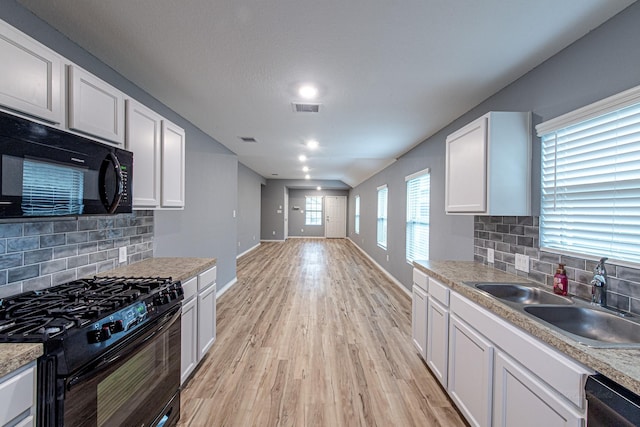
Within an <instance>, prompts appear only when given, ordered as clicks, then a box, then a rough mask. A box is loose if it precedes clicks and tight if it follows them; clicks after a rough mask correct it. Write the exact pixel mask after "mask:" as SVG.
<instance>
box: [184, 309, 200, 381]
mask: <svg viewBox="0 0 640 427" xmlns="http://www.w3.org/2000/svg"><path fill="white" fill-rule="evenodd" d="M181 322H182V323H181V327H182V332H181V333H182V335H181V352H180V353H181V354H180V384H183V383H184V382H185V380H186V379H187V378H188V377H189V374H191V372H192V371H193V370H194V369H195V367H196V366H197V364H198V360H199V359H198V356H199V354H200V353H199V352H198V298H196V297H194V298H192V299H191V300H189V302H187V303H186V304H184V305H183V306H182V319H181Z"/></svg>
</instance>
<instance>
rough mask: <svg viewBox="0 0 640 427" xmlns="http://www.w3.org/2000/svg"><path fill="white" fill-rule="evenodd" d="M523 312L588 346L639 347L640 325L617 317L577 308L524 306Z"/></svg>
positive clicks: (590, 309) (589, 309)
mask: <svg viewBox="0 0 640 427" xmlns="http://www.w3.org/2000/svg"><path fill="white" fill-rule="evenodd" d="M524 311H525V312H527V313H529V314H531V315H533V316H535V317H537V318H539V319H540V320H543V321H545V322H547V323H549V324H550V325H552V326H554V327H555V328H557V329H560V330H561V331H564V332H568V333H569V334H573V335H575V336H577V337H578V338H577V340H578V341H580V342H582V343H584V344H587V345H593V346H596V347H602V346H603V345H602V344H603V343H604V344H611V346H620V345H622V346H629V345H634V344H635V345H640V324H638V323H635V322H632V321H630V320H627V319H625V318H623V317H620V316H618V315H616V314H612V313H607V312H605V311H602V310H598V309H593V308H589V307H578V306H570V307H569V306H544V305H538V306H536V305H532V306H526V307H524ZM574 338H575V337H574Z"/></svg>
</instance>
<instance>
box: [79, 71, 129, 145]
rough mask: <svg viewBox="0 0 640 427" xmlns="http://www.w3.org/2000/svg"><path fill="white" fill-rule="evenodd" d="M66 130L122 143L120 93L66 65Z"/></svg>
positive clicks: (121, 99)
mask: <svg viewBox="0 0 640 427" xmlns="http://www.w3.org/2000/svg"><path fill="white" fill-rule="evenodd" d="M69 129H73V130H77V131H79V132H83V133H86V134H88V135H93V136H97V137H98V138H102V139H105V140H107V141H111V142H115V143H116V144H123V143H124V95H123V94H122V92H120V91H119V90H117V89H116V88H114V87H113V86H111V85H109V84H108V83H106V82H104V81H102V80H100V79H99V78H97V77H96V76H94V75H92V74H90V73H88V72H87V71H85V70H83V69H82V68H78V67H77V66H75V65H69Z"/></svg>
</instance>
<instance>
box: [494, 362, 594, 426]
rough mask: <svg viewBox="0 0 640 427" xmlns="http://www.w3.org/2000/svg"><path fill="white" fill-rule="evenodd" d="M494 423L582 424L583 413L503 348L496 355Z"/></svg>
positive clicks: (515, 424) (504, 424) (514, 424)
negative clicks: (503, 350)
mask: <svg viewBox="0 0 640 427" xmlns="http://www.w3.org/2000/svg"><path fill="white" fill-rule="evenodd" d="M493 417H494V419H493V425H494V426H496V427H510V426H518V427H538V426H545V427H549V426H567V427H582V426H583V425H584V414H582V413H581V412H580V411H577V410H576V409H575V408H574V407H573V406H572V405H570V404H568V403H565V401H564V399H563V398H562V396H559V395H558V394H557V393H556V392H555V391H554V390H553V389H552V388H550V387H549V386H548V385H546V384H545V383H544V382H542V381H541V380H540V379H538V378H537V377H536V376H535V375H533V374H532V373H531V372H529V371H528V370H527V369H526V368H525V367H523V366H522V365H520V364H519V363H518V362H516V361H515V360H513V359H511V358H510V357H509V356H507V355H506V354H504V353H502V352H498V353H497V355H496V363H495V377H494V403H493Z"/></svg>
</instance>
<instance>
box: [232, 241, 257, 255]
mask: <svg viewBox="0 0 640 427" xmlns="http://www.w3.org/2000/svg"><path fill="white" fill-rule="evenodd" d="M258 246H260V242H258V243H256V244H255V245H254V246H252V247H250V248H249V249H247V250H246V251H244V252H242V253H241V254H238V255H236V259H238V258H240V257H241V256H243V255H246V254H248V253H249V252H251V251H252V250H254V249H256V248H257V247H258Z"/></svg>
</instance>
